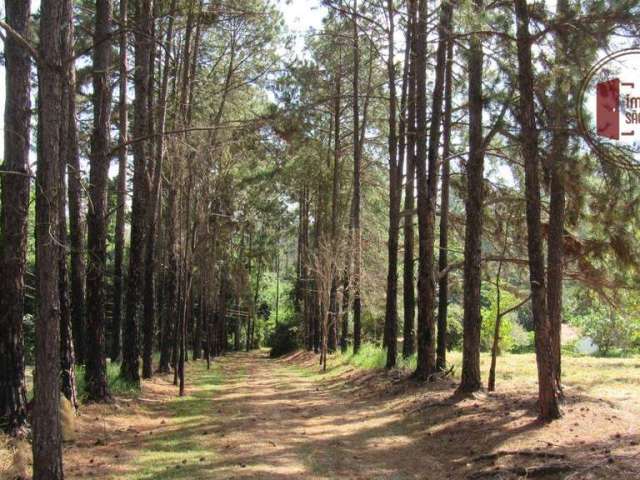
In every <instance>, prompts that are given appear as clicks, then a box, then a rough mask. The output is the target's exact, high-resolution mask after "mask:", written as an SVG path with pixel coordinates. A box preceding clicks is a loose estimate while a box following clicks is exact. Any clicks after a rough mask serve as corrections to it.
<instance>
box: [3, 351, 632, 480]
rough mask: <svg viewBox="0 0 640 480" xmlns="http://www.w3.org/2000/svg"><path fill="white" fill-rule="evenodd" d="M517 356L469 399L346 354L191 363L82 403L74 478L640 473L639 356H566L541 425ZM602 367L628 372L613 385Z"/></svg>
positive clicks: (69, 465)
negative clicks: (97, 401)
mask: <svg viewBox="0 0 640 480" xmlns="http://www.w3.org/2000/svg"><path fill="white" fill-rule="evenodd" d="M512 357H514V358H515V357H517V361H518V362H521V363H522V365H520V368H519V369H518V368H515V367H514V366H513V365H509V367H507V364H508V359H503V357H501V360H500V361H501V362H502V363H503V364H504V367H503V368H502V370H503V371H502V373H501V375H500V376H499V377H498V389H499V392H498V393H492V394H486V393H482V394H478V395H476V396H475V397H473V398H465V399H462V398H458V397H456V396H454V395H453V394H454V391H455V385H456V383H455V381H454V380H453V379H440V380H438V381H436V382H432V383H430V384H427V385H425V384H417V383H415V382H413V381H412V380H411V379H409V378H408V377H407V374H406V373H405V372H402V371H393V372H390V373H387V372H382V371H375V370H374V371H372V370H361V369H356V368H354V367H352V366H350V365H348V364H346V363H341V362H340V361H338V360H336V359H334V360H333V361H332V362H330V365H329V369H328V371H327V372H324V373H323V372H320V370H319V368H318V365H317V363H316V362H317V360H316V358H317V357H315V356H314V355H311V354H308V353H297V354H294V355H291V356H289V357H286V358H283V359H279V360H272V359H269V358H268V357H267V354H266V353H265V352H264V351H255V352H251V353H235V354H228V355H226V356H224V357H222V358H217V359H216V360H215V362H213V363H212V367H211V370H207V369H206V365H205V364H204V362H202V361H199V362H189V364H188V369H187V385H188V388H187V395H186V396H185V397H183V398H178V397H177V396H176V393H177V392H176V387H175V386H173V385H172V383H171V381H172V377H171V376H157V377H154V378H153V379H152V380H150V381H145V382H144V384H143V388H142V391H141V392H140V394H139V395H138V396H136V397H131V398H128V397H123V398H118V400H117V402H116V403H115V404H113V405H106V406H105V405H85V406H83V408H82V415H80V417H78V419H77V420H76V424H75V426H74V428H73V430H74V432H73V433H72V434H71V435H70V436H71V437H72V438H70V439H69V440H68V441H67V442H65V448H64V464H65V473H66V478H67V479H81V478H92V479H123V480H124V479H128V480H133V479H135V480H144V479H148V480H151V479H154V480H165V479H166V480H168V479H183V480H187V479H189V480H192V479H193V480H197V479H274V480H277V479H281V480H284V479H334V478H340V479H362V480H365V479H366V480H369V479H398V480H400V479H427V480H441V479H443V480H444V479H454V480H457V479H460V480H463V479H472V478H485V479H510V478H543V479H567V480H569V479H570V480H578V479H581V480H584V479H594V480H596V479H598V480H599V479H609V478H611V479H613V478H615V479H621V480H623V479H629V480H630V479H638V478H640V447H639V446H638V444H639V442H640V407H639V404H638V402H637V398H638V394H639V393H640V375H638V374H639V373H640V360H638V359H635V360H633V361H629V360H620V361H617V360H615V359H609V360H606V359H594V360H592V359H588V360H583V359H568V360H567V361H566V362H565V371H566V372H567V374H566V377H568V379H567V386H566V390H565V392H566V400H565V403H564V406H563V410H564V413H565V415H564V417H563V418H562V419H561V420H559V421H556V422H553V423H551V424H549V425H542V424H540V423H538V422H537V421H536V413H535V402H534V396H535V377H533V378H531V377H525V376H523V375H521V373H522V371H527V370H528V369H530V368H531V362H534V365H533V368H534V369H535V359H534V357H533V356H532V355H518V356H515V355H514V356H512ZM581 362H582V363H581ZM585 362H591V363H585ZM598 362H600V363H598ZM603 362H604V363H603ZM588 365H591V368H590V367H588ZM597 365H600V367H601V368H603V369H605V371H609V372H616V371H617V372H619V373H618V376H617V377H616V376H615V375H613V376H608V377H607V378H608V380H607V385H608V389H607V388H605V387H607V385H602V383H601V382H598V381H597V380H598V370H596V369H595V367H596V366H597ZM516 367H518V365H516ZM499 368H500V367H499ZM590 369H591V374H590V373H589V370H590ZM606 369H609V370H606ZM571 370H573V371H574V372H575V371H579V373H578V374H577V375H578V376H577V377H574V378H572V377H571V374H570V373H568V372H570V371H571ZM574 375H575V373H574ZM589 375H591V376H589ZM589 378H591V379H592V383H589V382H588V379H589ZM616 382H617V383H616ZM545 452H546V453H547V454H549V455H545ZM0 473H1V469H0ZM0 477H2V475H0Z"/></svg>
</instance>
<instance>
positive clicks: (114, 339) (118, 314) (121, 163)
mask: <svg viewBox="0 0 640 480" xmlns="http://www.w3.org/2000/svg"><path fill="white" fill-rule="evenodd" d="M128 23H129V2H128V0H120V24H121V25H122V27H123V31H122V32H121V33H120V38H119V41H120V46H119V49H120V52H119V53H120V54H119V59H118V60H119V64H118V70H119V73H118V76H119V79H118V86H119V98H118V117H119V118H118V138H119V142H120V145H122V146H121V147H120V149H119V150H118V177H117V180H116V185H117V200H116V203H117V205H116V229H115V239H114V243H115V252H114V266H113V314H112V316H111V361H112V362H115V361H117V360H118V359H120V351H121V348H120V347H121V339H122V335H121V333H120V330H121V328H122V292H123V288H124V279H123V268H122V266H123V263H124V226H125V210H126V198H127V141H128V138H129V132H128V128H129V122H128V119H129V108H128V104H127V88H128V81H127V78H128V72H127V61H128V51H127V49H128V44H127V40H128V34H127V31H126V28H124V27H126V26H127V24H128Z"/></svg>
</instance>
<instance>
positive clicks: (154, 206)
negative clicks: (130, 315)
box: [142, 0, 177, 378]
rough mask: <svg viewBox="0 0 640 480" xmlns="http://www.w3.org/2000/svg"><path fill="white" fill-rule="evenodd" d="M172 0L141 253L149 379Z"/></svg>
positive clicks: (145, 366) (144, 362)
mask: <svg viewBox="0 0 640 480" xmlns="http://www.w3.org/2000/svg"><path fill="white" fill-rule="evenodd" d="M176 3H177V1H176V0H172V2H171V7H170V10H169V23H168V25H167V35H166V39H165V42H164V46H165V55H164V70H163V72H162V83H161V85H160V95H159V97H158V107H159V111H158V124H157V130H158V132H159V133H160V135H158V136H157V137H156V148H155V156H156V158H155V164H154V169H153V179H152V185H151V190H150V192H149V193H150V194H149V198H148V199H147V232H146V235H147V242H146V250H145V265H144V268H145V280H144V329H143V330H144V339H143V345H144V348H143V355H142V378H151V375H152V374H153V366H152V356H153V338H154V333H155V324H156V318H155V312H156V299H155V282H154V280H155V255H156V253H155V252H156V224H157V220H158V217H159V215H158V213H157V212H158V210H159V206H160V186H161V178H162V164H163V160H164V135H163V134H162V132H164V129H165V124H166V118H167V91H168V88H169V63H170V55H169V52H170V50H171V43H172V42H173V20H174V17H175V11H176Z"/></svg>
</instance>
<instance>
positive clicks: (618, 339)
mask: <svg viewBox="0 0 640 480" xmlns="http://www.w3.org/2000/svg"><path fill="white" fill-rule="evenodd" d="M572 323H573V324H574V325H577V326H579V327H580V328H581V330H582V332H583V333H584V335H585V336H586V337H588V338H590V339H591V340H592V341H593V343H595V345H596V346H597V348H598V354H600V355H602V356H609V355H613V356H624V355H625V354H628V353H629V352H630V351H631V350H633V348H634V343H635V342H634V340H636V339H637V335H638V332H639V330H640V328H639V325H638V322H637V320H635V319H634V318H631V317H626V316H624V315H621V314H620V313H618V312H616V311H614V310H613V309H607V308H603V307H601V306H600V305H596V306H594V307H592V309H591V310H589V311H587V312H585V313H583V314H582V315H576V316H575V317H573V319H572Z"/></svg>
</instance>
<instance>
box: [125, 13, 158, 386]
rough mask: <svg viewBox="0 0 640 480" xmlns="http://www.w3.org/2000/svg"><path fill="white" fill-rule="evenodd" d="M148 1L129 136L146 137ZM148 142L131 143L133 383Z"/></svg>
mask: <svg viewBox="0 0 640 480" xmlns="http://www.w3.org/2000/svg"><path fill="white" fill-rule="evenodd" d="M152 11H153V1H152V0H140V1H138V2H136V10H135V26H136V28H135V74H134V87H135V95H136V96H135V101H134V105H133V109H134V115H133V136H134V138H145V137H146V136H147V135H148V134H149V131H148V130H149V103H148V100H149V95H150V94H151V92H149V85H150V83H149V77H150V71H149V66H150V65H149V58H150V55H151V47H152V40H151V38H152V26H153V25H152V24H153V19H152ZM149 153H150V149H149V141H148V140H139V141H136V142H135V143H134V144H133V161H134V168H133V200H132V202H131V241H130V245H129V275H128V277H127V280H128V282H127V294H126V300H125V308H126V313H125V322H124V327H123V336H124V338H123V342H122V347H123V348H122V367H121V369H120V374H121V376H122V377H123V378H124V379H126V380H128V381H130V382H133V383H139V382H140V372H139V366H140V358H139V357H140V351H139V346H138V308H139V304H140V293H141V291H142V282H143V280H144V240H145V222H146V218H147V217H146V212H147V208H148V206H147V203H148V202H147V200H148V199H147V198H146V197H147V195H146V190H147V184H146V182H147V180H146V178H145V177H146V171H147V168H146V162H147V155H148V154H149Z"/></svg>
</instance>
